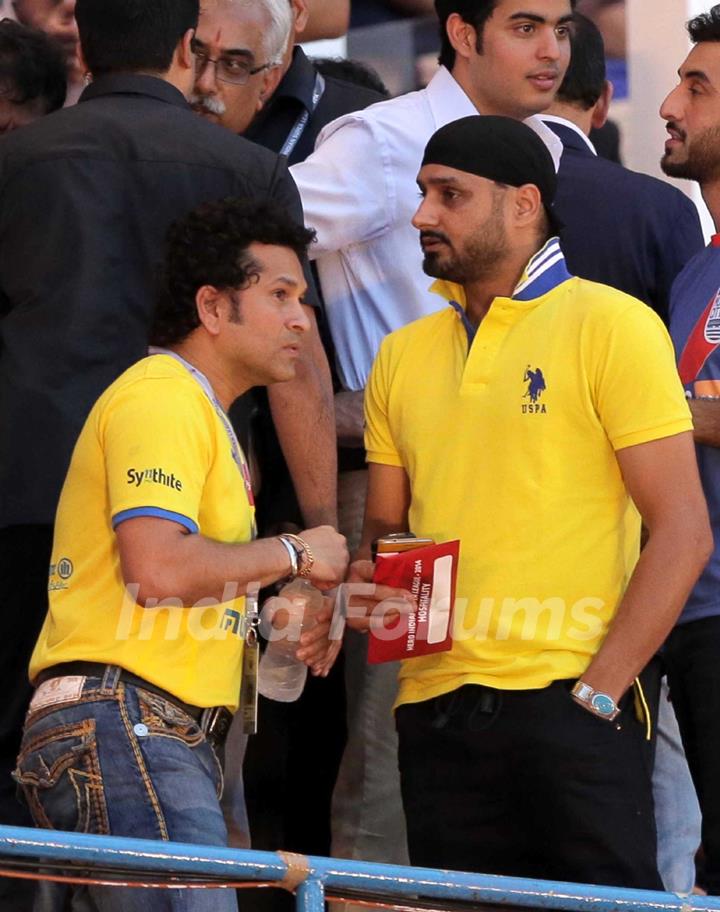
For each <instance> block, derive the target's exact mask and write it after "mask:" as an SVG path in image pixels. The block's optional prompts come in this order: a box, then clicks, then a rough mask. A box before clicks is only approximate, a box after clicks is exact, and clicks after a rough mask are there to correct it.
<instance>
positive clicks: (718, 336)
mask: <svg viewBox="0 0 720 912" xmlns="http://www.w3.org/2000/svg"><path fill="white" fill-rule="evenodd" d="M705 339H706V341H707V342H710V343H712V344H713V345H717V344H718V342H720V288H719V289H718V290H717V293H716V295H715V300H714V301H713V305H712V307H711V308H710V313H709V315H708V318H707V320H706V321H705Z"/></svg>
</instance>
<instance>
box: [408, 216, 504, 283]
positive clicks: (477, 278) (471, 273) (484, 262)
mask: <svg viewBox="0 0 720 912" xmlns="http://www.w3.org/2000/svg"><path fill="white" fill-rule="evenodd" d="M507 253H508V249H507V235H506V232H505V226H504V224H503V222H502V217H501V214H500V211H499V210H498V211H496V210H495V209H493V212H492V213H491V214H490V216H489V217H488V218H487V219H486V220H485V221H484V222H483V223H482V225H480V226H479V227H478V228H477V229H476V231H475V232H474V233H473V234H472V235H471V236H470V237H468V239H467V240H466V242H465V244H464V245H463V247H462V248H461V249H460V250H459V251H458V252H457V253H454V251H453V250H452V248H450V253H449V254H448V255H447V256H446V259H445V260H443V259H441V256H442V255H441V254H440V253H438V252H431V253H427V254H426V255H425V259H424V260H423V270H424V271H425V273H426V274H427V275H429V276H433V277H434V278H436V279H446V280H448V281H450V282H457V283H458V284H459V285H467V284H469V283H470V282H482V281H483V280H484V279H488V278H490V277H492V276H493V275H495V273H496V272H497V268H498V264H499V263H500V262H501V261H502V260H504V259H505V257H506V256H507Z"/></svg>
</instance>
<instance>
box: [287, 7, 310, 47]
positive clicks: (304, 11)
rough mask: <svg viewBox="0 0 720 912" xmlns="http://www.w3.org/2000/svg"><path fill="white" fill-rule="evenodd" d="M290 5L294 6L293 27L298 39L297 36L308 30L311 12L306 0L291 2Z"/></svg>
mask: <svg viewBox="0 0 720 912" xmlns="http://www.w3.org/2000/svg"><path fill="white" fill-rule="evenodd" d="M290 5H291V6H292V11H293V20H294V21H293V26H294V31H295V37H296V38H297V36H298V35H301V34H302V33H303V32H304V31H305V29H306V28H307V24H308V19H309V18H310V12H309V10H308V7H307V2H306V0H290Z"/></svg>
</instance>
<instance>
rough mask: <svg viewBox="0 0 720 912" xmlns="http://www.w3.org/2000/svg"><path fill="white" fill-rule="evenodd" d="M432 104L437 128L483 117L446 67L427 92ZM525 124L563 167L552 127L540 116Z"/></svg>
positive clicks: (437, 74) (441, 69) (559, 146)
mask: <svg viewBox="0 0 720 912" xmlns="http://www.w3.org/2000/svg"><path fill="white" fill-rule="evenodd" d="M425 92H426V94H427V99H428V102H429V104H430V111H431V113H432V117H433V120H434V121H435V129H437V130H439V129H440V127H444V126H445V124H449V123H451V122H452V121H453V120H460V118H461V117H469V116H470V115H471V114H482V111H478V109H477V108H476V107H475V105H474V104H473V103H472V101H470V99H469V98H468V96H467V95H466V94H465V92H464V91H463V89H462V87H461V86H460V83H459V82H458V81H457V80H456V79H455V77H454V76H453V75H452V74H451V73H450V71H449V70H448V69H446V67H444V66H441V67H440V69H439V70H438V71H437V73H436V74H435V75H434V76H433V78H432V79H431V80H430V82H429V83H428V86H427V88H426V89H425ZM523 123H525V124H527V126H528V127H530V128H531V129H532V130H534V131H535V132H536V133H537V134H538V136H539V137H540V139H542V141H543V142H544V143H545V145H546V146H547V148H548V150H549V152H550V154H551V155H552V157H553V162H554V163H555V170H556V171H557V170H558V168H559V166H560V158H561V156H562V148H563V147H562V143H561V142H560V140H559V139H558V138H557V136H555V134H554V133H553V132H552V130H551V129H550V128H549V127H546V126H545V124H544V123H543V122H542V120H541V119H540V117H539V116H538V115H537V114H534V115H533V116H532V117H528V118H526V120H524V121H523Z"/></svg>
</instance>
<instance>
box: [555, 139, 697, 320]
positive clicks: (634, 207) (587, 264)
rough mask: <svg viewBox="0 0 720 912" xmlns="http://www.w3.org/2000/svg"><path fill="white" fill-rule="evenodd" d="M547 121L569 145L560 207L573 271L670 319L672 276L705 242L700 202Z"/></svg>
mask: <svg viewBox="0 0 720 912" xmlns="http://www.w3.org/2000/svg"><path fill="white" fill-rule="evenodd" d="M546 124H547V126H548V127H549V128H550V129H551V130H552V131H553V132H554V133H555V134H556V135H557V136H558V137H559V138H560V139H561V140H562V143H563V146H564V152H563V156H562V159H561V161H560V170H559V172H558V189H557V195H556V197H555V210H556V212H557V214H558V215H559V217H560V218H561V219H562V221H563V222H564V223H565V227H564V229H563V230H562V231H561V233H560V241H561V244H562V248H563V252H564V253H565V258H566V260H567V264H568V269H569V270H570V272H571V273H573V274H574V275H577V276H580V277H581V278H584V279H592V280H593V281H595V282H602V283H603V284H605V285H611V286H613V287H614V288H619V289H620V290H621V291H625V292H627V293H628V294H631V295H633V296H634V297H636V298H639V299H640V300H641V301H645V303H646V304H649V305H650V307H652V308H653V310H655V311H656V312H657V313H658V314H659V315H660V316H661V317H662V319H663V321H664V322H665V323H667V318H668V299H669V295H670V287H671V285H672V283H673V281H674V279H675V276H676V275H677V274H678V273H679V272H680V270H681V269H682V268H683V266H684V265H685V263H687V261H688V260H689V259H690V257H692V256H693V255H694V254H695V253H697V251H698V250H700V249H702V247H703V246H704V241H703V235H702V230H701V228H700V218H699V216H698V213H697V209H696V207H695V205H694V204H693V203H692V201H691V200H690V199H688V197H686V196H685V194H684V193H681V192H680V190H678V189H677V188H676V187H672V186H671V185H670V184H666V183H665V182H664V181H661V180H657V179H656V178H654V177H650V176H648V175H646V174H638V173H637V172H635V171H630V170H629V169H628V168H624V167H622V165H618V164H615V163H614V162H611V161H607V160H606V159H604V158H600V157H598V156H595V155H593V153H592V152H591V150H590V149H589V147H588V146H587V144H586V143H585V142H583V139H582V137H581V136H579V135H578V134H577V133H576V132H575V130H573V129H572V128H570V127H566V126H564V125H561V124H557V123H554V122H552V121H546Z"/></svg>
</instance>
